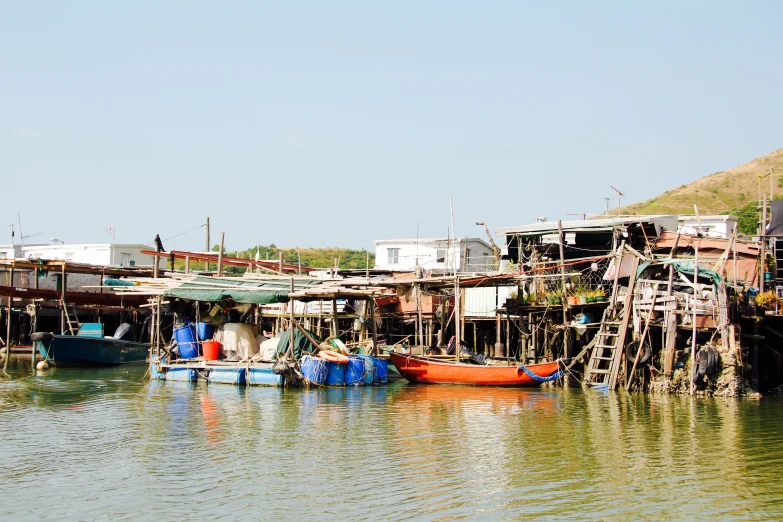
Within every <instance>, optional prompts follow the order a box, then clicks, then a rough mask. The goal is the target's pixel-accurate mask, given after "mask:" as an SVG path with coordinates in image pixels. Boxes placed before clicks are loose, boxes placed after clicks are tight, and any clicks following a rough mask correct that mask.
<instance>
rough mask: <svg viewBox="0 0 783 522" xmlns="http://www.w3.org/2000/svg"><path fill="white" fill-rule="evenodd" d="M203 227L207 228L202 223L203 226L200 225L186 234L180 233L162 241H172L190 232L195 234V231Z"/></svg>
mask: <svg viewBox="0 0 783 522" xmlns="http://www.w3.org/2000/svg"><path fill="white" fill-rule="evenodd" d="M205 226H207V224H206V223H204V224H201V225H199V226H197V227H196V228H192V229H190V230H188V231H187V232H183V233H181V234H177V235H176V236H171V237H167V238H166V239H164V240H163V241H168V240H169V239H174V238H175V237H179V236H184V235H185V234H190V233H191V232H195V231H196V230H198V229H199V228H204V227H205Z"/></svg>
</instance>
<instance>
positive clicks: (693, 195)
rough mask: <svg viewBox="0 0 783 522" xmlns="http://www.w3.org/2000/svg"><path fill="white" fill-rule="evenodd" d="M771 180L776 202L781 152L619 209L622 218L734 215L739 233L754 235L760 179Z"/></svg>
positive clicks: (782, 185) (764, 183) (782, 171)
mask: <svg viewBox="0 0 783 522" xmlns="http://www.w3.org/2000/svg"><path fill="white" fill-rule="evenodd" d="M770 169H772V173H773V176H774V179H773V188H774V191H775V199H779V198H780V197H782V196H783V149H778V150H776V151H774V152H771V153H769V154H767V155H766V156H762V157H760V158H756V159H754V160H753V161H751V162H749V163H745V164H744V165H740V166H739V167H734V168H733V169H730V170H725V171H722V172H715V173H714V174H710V175H708V176H704V177H703V178H700V179H697V180H696V181H694V182H692V183H687V184H685V185H680V186H679V187H677V188H675V189H672V190H667V191H666V192H664V193H663V194H660V195H659V196H656V197H654V198H652V199H649V200H647V201H644V202H642V203H634V204H632V205H628V206H626V207H623V208H622V209H620V213H621V214H692V213H693V205H694V204H695V205H697V206H698V207H699V213H700V214H705V215H706V214H733V215H735V216H738V217H739V218H740V227H739V228H740V232H743V233H748V234H753V233H755V232H756V219H757V216H758V214H757V200H758V190H759V176H764V175H766V174H768V173H769V172H770ZM761 190H762V192H763V193H767V194H769V178H764V179H762V180H761Z"/></svg>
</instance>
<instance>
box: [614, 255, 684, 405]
mask: <svg viewBox="0 0 783 522" xmlns="http://www.w3.org/2000/svg"><path fill="white" fill-rule="evenodd" d="M695 250H696V257H695V258H694V261H693V324H692V325H691V326H693V335H692V336H691V395H693V394H694V393H696V382H695V379H694V376H695V375H696V333H697V331H698V330H697V328H696V305H697V301H698V294H699V292H698V290H697V287H698V284H699V245H698V244H697V245H696V249H695ZM629 291H630V290H629ZM641 349H642V346H641V345H639V350H641Z"/></svg>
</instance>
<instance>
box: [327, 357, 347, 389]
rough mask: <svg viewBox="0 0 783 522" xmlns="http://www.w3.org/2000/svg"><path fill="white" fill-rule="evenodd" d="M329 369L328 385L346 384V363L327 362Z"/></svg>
mask: <svg viewBox="0 0 783 522" xmlns="http://www.w3.org/2000/svg"><path fill="white" fill-rule="evenodd" d="M327 364H328V366H329V371H328V372H327V373H326V385H327V386H345V367H346V365H345V364H340V363H336V362H330V363H327Z"/></svg>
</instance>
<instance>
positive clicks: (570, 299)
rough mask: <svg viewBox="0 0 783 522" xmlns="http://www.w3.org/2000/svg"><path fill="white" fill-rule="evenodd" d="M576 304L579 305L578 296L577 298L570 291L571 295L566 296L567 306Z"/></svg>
mask: <svg viewBox="0 0 783 522" xmlns="http://www.w3.org/2000/svg"><path fill="white" fill-rule="evenodd" d="M578 303H579V296H577V295H576V294H575V293H574V291H573V290H572V291H571V293H569V294H568V305H569V306H575V305H577V304H578Z"/></svg>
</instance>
